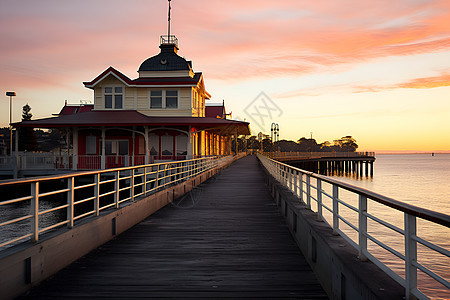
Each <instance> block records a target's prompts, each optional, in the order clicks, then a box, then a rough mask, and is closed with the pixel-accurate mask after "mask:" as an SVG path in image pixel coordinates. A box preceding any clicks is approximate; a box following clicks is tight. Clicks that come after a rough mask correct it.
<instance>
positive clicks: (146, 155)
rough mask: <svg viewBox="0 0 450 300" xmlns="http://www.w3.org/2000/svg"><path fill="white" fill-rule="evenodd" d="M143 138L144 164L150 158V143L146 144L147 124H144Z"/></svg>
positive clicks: (147, 162)
mask: <svg viewBox="0 0 450 300" xmlns="http://www.w3.org/2000/svg"><path fill="white" fill-rule="evenodd" d="M144 139H145V164H146V165H148V164H149V158H150V150H149V149H150V145H149V144H148V140H149V139H148V126H144Z"/></svg>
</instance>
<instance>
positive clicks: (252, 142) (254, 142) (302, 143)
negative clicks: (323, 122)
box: [232, 135, 358, 152]
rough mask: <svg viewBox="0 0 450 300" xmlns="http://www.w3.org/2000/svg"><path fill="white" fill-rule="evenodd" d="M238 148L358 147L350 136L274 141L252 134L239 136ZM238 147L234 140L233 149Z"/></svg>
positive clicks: (347, 149)
mask: <svg viewBox="0 0 450 300" xmlns="http://www.w3.org/2000/svg"><path fill="white" fill-rule="evenodd" d="M237 143H238V149H239V150H240V151H242V150H245V149H253V150H263V151H264V152H272V151H280V152H355V151H356V149H358V144H357V143H356V140H355V139H354V138H353V137H352V136H350V135H347V136H343V137H341V138H339V139H336V140H333V143H330V142H329V141H325V142H323V143H317V141H316V140H315V139H313V138H309V139H308V138H305V137H302V138H300V139H298V140H297V142H295V141H290V140H281V141H277V142H275V143H272V141H271V139H268V138H265V139H263V140H258V138H257V137H256V136H251V137H249V138H247V139H245V138H238V139H237ZM235 147H236V144H235V141H234V140H233V143H232V149H233V150H234V149H235Z"/></svg>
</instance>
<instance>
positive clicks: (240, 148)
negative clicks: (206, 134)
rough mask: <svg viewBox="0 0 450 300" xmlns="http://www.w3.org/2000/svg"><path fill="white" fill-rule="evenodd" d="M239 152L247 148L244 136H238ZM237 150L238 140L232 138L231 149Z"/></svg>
mask: <svg viewBox="0 0 450 300" xmlns="http://www.w3.org/2000/svg"><path fill="white" fill-rule="evenodd" d="M237 145H238V152H239V151H244V150H245V141H244V139H242V138H239V137H238V138H237ZM235 150H236V141H235V140H234V139H232V140H231V151H233V152H234V151H235Z"/></svg>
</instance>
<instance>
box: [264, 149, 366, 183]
mask: <svg viewBox="0 0 450 300" xmlns="http://www.w3.org/2000/svg"><path fill="white" fill-rule="evenodd" d="M269 157H271V158H273V159H275V160H278V161H280V162H284V163H286V164H289V165H291V166H293V167H296V168H299V169H302V170H306V171H310V172H314V173H317V174H322V175H327V176H328V175H329V176H332V175H338V176H342V175H354V176H356V177H360V176H361V177H362V176H366V177H369V176H370V177H373V163H374V162H375V153H373V152H342V153H339V152H276V153H273V154H272V155H269Z"/></svg>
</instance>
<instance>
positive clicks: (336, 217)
mask: <svg viewBox="0 0 450 300" xmlns="http://www.w3.org/2000/svg"><path fill="white" fill-rule="evenodd" d="M338 199H339V187H338V186H337V185H335V184H333V234H338V229H339V202H338Z"/></svg>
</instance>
